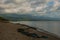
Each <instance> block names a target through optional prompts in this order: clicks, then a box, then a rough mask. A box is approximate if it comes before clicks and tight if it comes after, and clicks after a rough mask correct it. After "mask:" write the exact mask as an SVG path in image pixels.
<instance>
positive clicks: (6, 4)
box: [0, 0, 60, 15]
mask: <svg viewBox="0 0 60 40" xmlns="http://www.w3.org/2000/svg"><path fill="white" fill-rule="evenodd" d="M0 8H3V9H0V12H3V11H4V13H30V12H32V11H34V12H37V14H40V15H47V14H49V12H51V13H52V15H53V12H57V13H58V11H60V2H59V1H58V0H0ZM51 13H50V14H51ZM55 15H56V14H55Z"/></svg>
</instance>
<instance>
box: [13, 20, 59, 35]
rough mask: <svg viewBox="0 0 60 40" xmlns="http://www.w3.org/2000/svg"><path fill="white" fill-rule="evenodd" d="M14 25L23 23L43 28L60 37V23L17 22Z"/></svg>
mask: <svg viewBox="0 0 60 40" xmlns="http://www.w3.org/2000/svg"><path fill="white" fill-rule="evenodd" d="M13 23H21V24H26V25H29V26H32V27H36V28H42V29H44V30H46V31H49V32H51V33H55V34H57V35H59V36H60V21H17V22H13Z"/></svg>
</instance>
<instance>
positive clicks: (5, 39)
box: [0, 22, 60, 40]
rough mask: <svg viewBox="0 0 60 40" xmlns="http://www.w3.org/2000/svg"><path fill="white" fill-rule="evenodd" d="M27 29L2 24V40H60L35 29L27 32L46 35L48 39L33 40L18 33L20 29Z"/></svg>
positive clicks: (0, 37) (0, 38) (37, 39)
mask: <svg viewBox="0 0 60 40" xmlns="http://www.w3.org/2000/svg"><path fill="white" fill-rule="evenodd" d="M25 27H26V25H22V24H20V25H19V24H12V23H5V22H0V40H60V39H59V38H57V37H54V36H52V35H49V34H47V33H43V32H39V31H36V30H33V29H29V30H26V31H29V32H34V33H36V34H38V35H46V36H48V39H43V38H32V37H28V36H26V35H23V34H21V33H18V32H17V29H18V28H25Z"/></svg>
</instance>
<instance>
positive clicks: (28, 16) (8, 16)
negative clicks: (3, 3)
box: [0, 13, 60, 21]
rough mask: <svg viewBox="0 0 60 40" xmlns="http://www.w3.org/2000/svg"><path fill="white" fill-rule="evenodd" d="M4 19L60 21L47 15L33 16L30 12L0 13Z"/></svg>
mask: <svg viewBox="0 0 60 40" xmlns="http://www.w3.org/2000/svg"><path fill="white" fill-rule="evenodd" d="M0 16H2V17H3V18H5V19H8V20H11V21H60V19H59V18H51V17H47V16H33V15H32V14H14V13H12V14H0Z"/></svg>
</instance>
